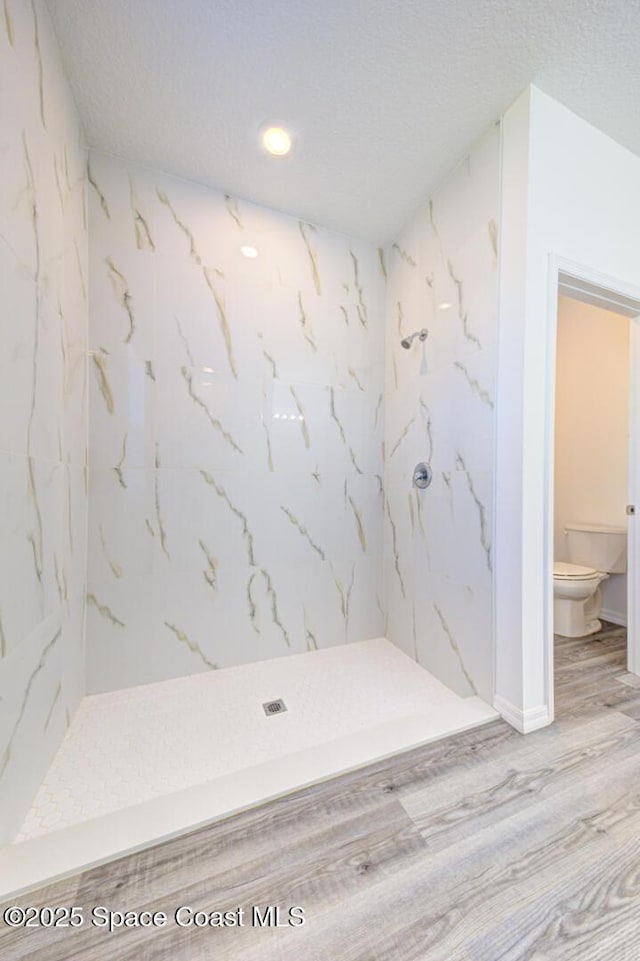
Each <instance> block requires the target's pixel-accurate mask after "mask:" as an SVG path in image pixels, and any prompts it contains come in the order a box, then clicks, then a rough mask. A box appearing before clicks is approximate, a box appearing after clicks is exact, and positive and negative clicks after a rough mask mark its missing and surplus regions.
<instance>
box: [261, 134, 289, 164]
mask: <svg viewBox="0 0 640 961" xmlns="http://www.w3.org/2000/svg"><path fill="white" fill-rule="evenodd" d="M262 143H263V144H264V147H265V150H268V151H269V153H270V154H273V156H274V157H284V156H285V155H286V154H288V153H289V151H290V150H291V136H290V134H288V133H287V131H286V130H283V129H282V127H269V128H268V130H265V132H264V133H263V135H262Z"/></svg>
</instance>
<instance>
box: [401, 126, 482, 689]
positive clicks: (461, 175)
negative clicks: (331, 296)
mask: <svg viewBox="0 0 640 961" xmlns="http://www.w3.org/2000/svg"><path fill="white" fill-rule="evenodd" d="M499 166H500V161H499V128H498V127H494V128H492V129H491V130H490V131H489V132H488V133H487V134H486V135H485V136H484V137H483V138H482V140H481V141H480V142H479V143H477V144H476V145H475V147H474V148H473V149H472V151H471V152H470V154H469V156H468V157H467V158H466V160H465V161H464V163H462V164H461V165H460V166H459V167H458V168H457V169H456V170H455V171H454V173H453V174H452V175H451V176H450V177H449V178H448V180H447V181H446V182H445V183H444V184H443V185H442V187H441V188H440V189H439V190H437V191H436V192H435V193H434V195H433V196H432V198H431V199H430V201H429V202H428V203H427V204H426V205H425V206H424V207H423V208H422V209H421V210H420V211H419V212H418V214H417V215H416V217H415V218H414V219H413V221H412V222H411V224H410V225H409V226H408V227H407V228H406V229H405V230H404V231H403V232H402V234H401V236H400V237H399V238H398V240H397V242H396V243H393V244H392V245H390V246H389V248H388V249H387V250H386V251H385V259H386V266H387V273H388V285H387V324H386V328H387V329H386V358H387V370H386V386H385V451H386V462H385V475H384V476H385V491H386V498H387V499H386V504H385V529H384V557H385V563H384V568H385V571H384V584H385V599H384V606H385V610H386V612H387V622H386V636H387V637H388V638H389V640H392V641H394V642H395V643H396V644H398V645H399V646H400V647H401V648H402V649H403V650H404V651H406V652H407V653H408V654H410V655H412V656H413V657H415V658H416V660H417V661H418V662H419V663H420V664H423V665H424V666H425V667H426V668H427V669H428V670H430V671H431V672H432V673H433V674H435V675H436V677H438V678H439V679H440V680H441V681H443V682H444V683H445V684H447V685H448V686H449V687H451V688H452V689H453V690H454V691H456V692H457V693H459V694H461V695H471V694H476V693H477V694H479V695H480V696H482V697H484V698H485V699H486V700H489V701H491V699H492V697H493V677H492V666H493V613H492V585H493V545H492V530H493V516H492V515H493V511H492V500H493V476H494V475H493V447H494V417H493V415H494V404H495V369H496V331H497V313H498V283H497V225H498V222H499V221H498V216H499V210H498V205H499ZM421 327H427V328H428V329H429V337H428V339H427V341H426V342H425V343H424V344H422V343H420V342H418V341H416V342H415V343H414V344H413V346H412V347H411V349H410V350H408V351H407V350H404V349H403V348H402V347H401V346H400V340H401V338H402V337H405V336H406V335H407V334H410V333H411V332H413V331H414V330H416V329H419V328H421ZM418 461H427V462H430V464H431V467H432V469H433V481H432V484H431V487H429V488H428V489H427V490H425V491H418V490H416V489H415V488H413V487H412V472H413V467H414V465H415V464H416V463H417V462H418Z"/></svg>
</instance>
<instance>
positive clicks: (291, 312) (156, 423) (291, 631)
mask: <svg viewBox="0 0 640 961" xmlns="http://www.w3.org/2000/svg"><path fill="white" fill-rule="evenodd" d="M89 223H90V237H91V242H90V269H89V273H90V352H91V355H92V356H91V357H90V373H89V392H90V432H89V433H90V440H89V447H90V452H89V459H90V464H91V470H90V512H89V515H90V531H89V574H88V578H89V583H88V602H89V606H88V614H87V617H88V628H87V664H88V688H89V690H90V691H92V692H93V691H103V690H109V689H114V688H120V687H126V686H129V685H135V684H141V683H146V682H149V681H155V680H161V679H164V678H169V677H175V676H179V675H185V674H191V673H195V672H198V671H203V670H210V669H214V668H217V667H221V668H222V667H226V666H229V665H233V664H241V663H245V662H249V661H256V660H263V659H267V658H272V657H277V656H280V655H285V654H292V653H296V652H300V651H306V650H313V649H315V648H316V647H318V648H322V647H327V646H330V645H335V644H343V643H345V642H346V641H357V640H362V639H365V638H370V637H376V636H379V635H380V634H381V633H382V630H383V614H382V512H383V495H382V471H383V463H382V441H383V391H384V289H385V277H384V260H383V258H382V257H381V252H378V251H377V250H376V249H375V248H373V247H371V246H369V245H367V244H365V243H362V242H360V241H356V240H351V239H349V238H347V237H343V236H341V235H338V234H335V233H332V232H330V231H326V230H323V229H318V228H316V227H314V226H312V225H310V224H306V223H299V222H298V221H296V220H293V219H291V218H289V217H286V216H283V215H279V214H277V213H274V212H272V211H268V210H265V209H262V208H260V207H257V206H255V205H252V204H249V203H243V202H240V201H237V200H235V199H233V198H231V197H228V196H225V195H224V194H221V193H217V192H215V191H212V190H208V189H204V188H201V187H199V186H196V185H194V184H190V183H186V182H183V181H180V180H177V179H174V178H171V177H168V176H164V175H162V174H158V173H154V172H151V171H147V170H144V169H141V168H137V167H134V166H130V165H129V166H127V165H125V164H124V163H122V162H120V161H117V160H114V159H113V158H109V157H106V156H102V155H99V154H97V153H92V154H91V155H90V160H89ZM242 245H253V246H254V247H255V248H257V250H258V257H257V258H255V259H247V258H245V257H243V256H242V254H241V253H240V247H241V246H242ZM274 696H277V692H274Z"/></svg>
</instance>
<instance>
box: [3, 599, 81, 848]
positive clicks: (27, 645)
mask: <svg viewBox="0 0 640 961" xmlns="http://www.w3.org/2000/svg"><path fill="white" fill-rule="evenodd" d="M61 621H62V611H61V610H59V611H57V612H56V613H55V614H53V615H52V616H51V617H49V618H48V619H46V620H43V621H41V622H40V624H39V625H38V627H37V628H36V630H35V631H34V632H33V633H32V634H31V635H30V636H29V637H27V638H25V639H24V641H23V643H22V644H20V646H19V647H17V648H16V649H15V650H13V651H12V652H11V653H10V654H9V655H7V657H6V658H5V659H4V660H3V662H2V671H1V672H0V712H1V713H0V732H1V737H2V740H1V742H0V806H1V808H2V814H3V816H2V821H1V822H0V843H5V844H6V843H8V842H9V841H11V840H12V838H13V836H14V834H15V832H16V831H17V829H18V828H19V826H20V823H21V821H22V819H23V817H24V813H25V810H26V809H27V808H28V807H29V805H30V803H31V801H32V800H33V797H34V796H35V793H36V791H37V789H38V787H39V786H40V781H41V780H42V777H43V775H44V773H45V771H46V769H47V768H48V766H49V764H50V763H51V761H52V759H53V756H54V754H55V751H56V749H57V747H58V745H59V743H60V741H61V739H62V736H63V734H64V731H65V728H66V717H65V714H64V711H61V710H60V707H59V706H58V704H57V702H58V701H59V699H60V697H59V685H60V678H61V673H62V671H61V656H62V626H61Z"/></svg>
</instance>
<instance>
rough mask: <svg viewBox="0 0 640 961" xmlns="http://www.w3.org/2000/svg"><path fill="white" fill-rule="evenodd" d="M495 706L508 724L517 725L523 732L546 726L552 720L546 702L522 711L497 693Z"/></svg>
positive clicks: (527, 732)
mask: <svg viewBox="0 0 640 961" xmlns="http://www.w3.org/2000/svg"><path fill="white" fill-rule="evenodd" d="M493 706H494V707H495V709H496V711H498V712H499V714H500V715H501V717H503V718H504V720H505V721H506V722H507V724H510V725H511V727H515V729H516V731H520V733H521V734H530V733H531V731H537V730H538V728H541V727H546V726H547V724H551V721H552V718H551V715H550V714H549V708H548V706H547V705H546V704H540V705H538V707H530V708H528V710H526V711H522V710H521V709H520V708H519V707H516V706H515V704H512V703H511V702H510V701H507V700H506V699H505V698H504V697H501V696H500V694H496V695H495V697H494V699H493Z"/></svg>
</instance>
